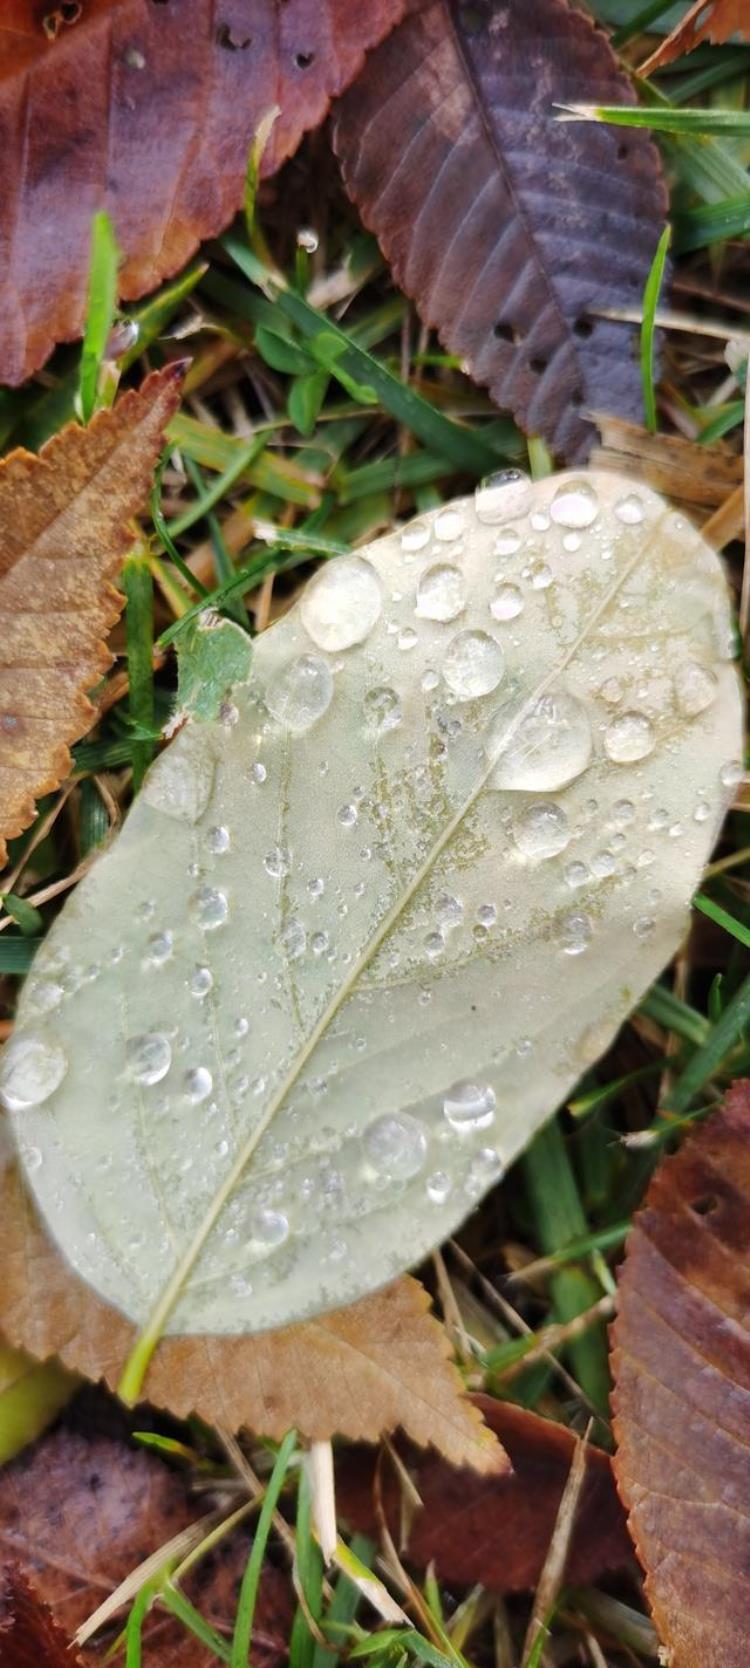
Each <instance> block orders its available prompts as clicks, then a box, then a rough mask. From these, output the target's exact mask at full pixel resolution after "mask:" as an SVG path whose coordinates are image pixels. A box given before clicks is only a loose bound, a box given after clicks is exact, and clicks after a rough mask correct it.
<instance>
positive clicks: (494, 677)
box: [443, 631, 505, 701]
mask: <svg viewBox="0 0 750 1668" xmlns="http://www.w3.org/2000/svg"><path fill="white" fill-rule="evenodd" d="M504 666H505V657H504V655H503V651H502V649H501V647H500V644H499V643H498V642H497V640H496V638H494V637H491V636H490V634H489V632H486V631H459V633H458V635H457V636H456V637H453V638H452V639H451V641H450V643H449V644H448V648H447V650H446V653H445V658H444V660H443V677H444V679H445V682H446V683H447V685H448V688H449V689H452V690H453V693H454V695H456V696H457V697H458V699H459V700H460V701H473V700H476V699H477V698H478V697H479V696H481V695H489V694H490V693H491V691H492V690H493V689H497V686H498V684H499V683H500V681H501V679H502V676H503V670H504Z"/></svg>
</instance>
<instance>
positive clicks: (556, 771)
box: [488, 690, 592, 793]
mask: <svg viewBox="0 0 750 1668" xmlns="http://www.w3.org/2000/svg"><path fill="white" fill-rule="evenodd" d="M488 747H489V748H490V749H491V752H492V753H493V754H494V756H495V758H496V764H495V768H494V770H493V772H492V780H491V786H492V787H493V788H519V789H525V790H527V791H528V792H531V793H533V792H534V791H535V790H536V791H539V790H540V789H542V790H547V791H550V790H552V789H555V788H564V787H566V786H567V784H568V783H569V782H574V781H575V779H576V777H577V776H580V775H581V774H582V773H583V771H584V770H585V769H586V766H587V765H588V763H589V760H590V758H591V751H592V741H591V725H590V723H589V719H588V714H587V712H586V708H585V707H584V706H583V705H582V703H581V702H580V701H577V700H576V699H575V697H574V696H572V695H568V694H566V693H565V691H564V690H554V691H551V692H550V694H549V695H542V696H541V697H540V698H539V700H537V701H535V702H534V704H533V706H532V707H530V708H529V710H528V711H527V712H525V713H524V714H523V716H522V717H521V718H520V719H519V720H518V722H517V724H515V725H514V724H513V721H512V720H511V719H510V718H509V717H508V716H506V715H504V714H501V715H499V718H498V719H497V720H495V722H494V723H493V724H492V725H491V726H490V730H489V732H488Z"/></svg>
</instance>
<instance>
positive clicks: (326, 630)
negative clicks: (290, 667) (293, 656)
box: [299, 556, 382, 651]
mask: <svg viewBox="0 0 750 1668" xmlns="http://www.w3.org/2000/svg"><path fill="white" fill-rule="evenodd" d="M299 608H300V617H301V619H302V624H303V626H304V627H305V630H306V631H307V633H308V634H309V636H310V637H312V640H313V642H314V643H316V644H317V646H318V648H319V649H327V650H329V651H330V650H334V651H335V650H338V649H350V648H352V647H353V645H354V644H355V643H363V642H364V640H365V638H366V637H369V635H370V632H371V631H372V629H373V627H374V625H375V624H376V622H377V621H378V619H379V618H380V611H381V608H382V597H381V593H380V585H379V583H378V578H377V575H376V573H375V570H374V568H372V567H371V565H370V563H369V562H366V561H364V560H363V558H362V557H361V556H348V557H344V556H339V557H337V558H336V559H335V560H334V561H332V562H328V563H327V564H326V566H325V567H323V568H320V569H319V571H318V573H316V574H315V576H314V578H313V579H311V580H310V583H309V584H308V585H307V587H306V589H305V590H304V591H303V593H302V598H301V600H300V604H299Z"/></svg>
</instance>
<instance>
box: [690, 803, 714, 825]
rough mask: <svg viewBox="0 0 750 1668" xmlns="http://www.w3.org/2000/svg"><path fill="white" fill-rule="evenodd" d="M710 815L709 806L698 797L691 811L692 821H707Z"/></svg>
mask: <svg viewBox="0 0 750 1668" xmlns="http://www.w3.org/2000/svg"><path fill="white" fill-rule="evenodd" d="M710 815H711V806H710V805H707V804H706V801H705V800H704V799H699V800H698V804H697V805H696V807H695V810H694V812H693V821H694V822H707V821H708V819H709V817H710Z"/></svg>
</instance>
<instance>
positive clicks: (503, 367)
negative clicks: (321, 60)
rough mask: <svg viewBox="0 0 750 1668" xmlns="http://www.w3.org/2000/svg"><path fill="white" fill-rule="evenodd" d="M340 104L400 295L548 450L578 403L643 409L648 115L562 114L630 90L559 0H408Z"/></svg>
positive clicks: (654, 230)
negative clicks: (637, 332) (641, 307)
mask: <svg viewBox="0 0 750 1668" xmlns="http://www.w3.org/2000/svg"><path fill="white" fill-rule="evenodd" d="M409 14H410V15H409V16H408V17H407V19H406V20H405V21H404V23H402V24H401V25H400V27H399V28H398V29H397V30H396V31H395V32H394V33H393V34H392V35H391V36H390V38H389V39H388V40H386V41H385V42H384V43H383V45H382V46H380V47H378V49H377V50H376V51H375V52H374V53H372V54H371V55H370V57H369V58H368V59H367V63H366V65H365V69H364V72H363V74H362V75H361V76H360V77H359V79H358V81H357V83H356V85H355V86H354V87H353V88H352V89H351V91H350V92H349V93H348V94H347V95H346V97H345V98H344V99H343V100H342V101H341V102H340V103H339V105H338V107H337V112H336V118H335V127H334V143H335V148H336V151H337V153H338V156H339V158H340V160H341V164H342V168H343V173H344V180H345V183H346V186H347V189H348V190H349V192H350V194H351V196H352V197H353V198H354V201H355V202H356V204H357V206H358V208H359V210H360V213H361V214H362V217H363V219H364V221H365V222H366V224H367V225H368V226H370V227H371V228H372V230H373V231H375V232H376V233H377V235H378V237H379V239H380V242H381V244H382V246H383V249H384V251H385V254H386V256H387V258H388V260H389V262H390V264H391V266H392V268H393V272H394V276H395V277H396V279H397V282H398V283H399V284H400V285H401V287H402V288H403V289H404V290H405V291H406V293H407V295H410V296H413V297H414V300H415V301H416V303H417V306H418V307H419V310H420V313H421V315H422V318H423V319H424V320H425V321H426V322H427V323H428V324H431V325H435V326H436V327H437V329H438V331H439V333H440V336H441V338H442V340H443V342H444V343H445V345H446V347H448V348H449V349H450V350H451V351H452V352H453V353H457V354H460V355H461V357H462V359H463V360H464V361H465V362H466V365H467V367H468V370H469V372H470V374H471V376H473V377H474V378H475V379H476V381H478V382H482V383H486V384H487V386H488V387H489V389H490V391H491V393H492V396H493V398H494V399H495V400H496V401H497V404H498V405H499V406H502V407H503V408H505V409H508V410H510V411H512V412H513V415H514V416H515V417H516V418H517V420H518V421H519V423H521V425H522V427H523V428H524V429H525V430H526V431H527V432H528V433H530V434H541V435H543V436H544V438H545V439H546V440H547V441H548V442H549V443H550V445H551V446H552V448H553V450H554V451H555V452H556V453H558V454H559V455H560V456H561V457H564V458H567V459H577V458H581V457H583V456H584V455H585V454H586V452H587V451H588V448H589V446H590V445H591V443H592V440H593V430H592V428H591V427H590V425H589V424H588V423H587V421H586V418H585V414H586V411H587V410H598V411H614V412H617V413H618V414H619V415H620V416H622V417H632V418H634V419H636V420H637V419H640V418H641V416H642V402H641V388H640V376H639V370H638V366H637V364H636V361H635V358H634V356H633V352H632V328H631V327H628V326H627V325H624V324H621V323H615V322H614V321H612V320H608V319H602V318H598V317H596V314H597V313H598V312H599V311H600V310H601V309H604V308H618V309H620V308H624V307H633V306H637V305H638V304H639V303H640V300H641V296H642V292H643V286H644V284H645V281H646V277H647V275H648V271H649V267H650V264H651V261H652V258H653V255H654V251H655V249H656V245H657V241H658V237H659V232H660V230H661V222H662V220H663V218H664V214H665V210H666V192H665V187H664V182H663V179H662V176H661V173H660V168H659V161H658V157H657V153H656V151H655V149H654V146H653V145H652V143H651V141H650V139H649V138H648V137H647V136H646V135H645V134H643V133H637V132H631V133H627V134H625V135H623V133H622V130H617V129H613V128H608V127H605V126H603V125H601V124H598V123H589V122H586V123H561V122H559V121H557V120H556V116H555V110H554V106H555V104H574V103H576V102H577V101H578V102H580V101H582V100H585V101H586V102H592V101H593V102H596V103H597V104H599V103H601V104H622V103H627V102H630V101H631V100H632V94H631V92H630V88H629V83H628V82H627V81H626V80H625V78H624V77H623V76H622V74H621V73H620V72H619V70H618V68H617V64H616V62H615V58H614V55H613V53H612V51H611V49H610V47H609V45H608V44H607V41H606V39H605V37H604V35H603V34H602V33H601V31H600V30H598V29H595V28H594V26H593V25H592V24H591V23H590V22H589V21H588V20H587V19H586V18H585V17H584V16H582V15H581V13H580V12H579V11H574V10H572V9H569V8H568V7H567V6H566V4H565V0H512V3H509V0H504V3H502V4H497V3H495V0H411V4H410V8H409Z"/></svg>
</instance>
